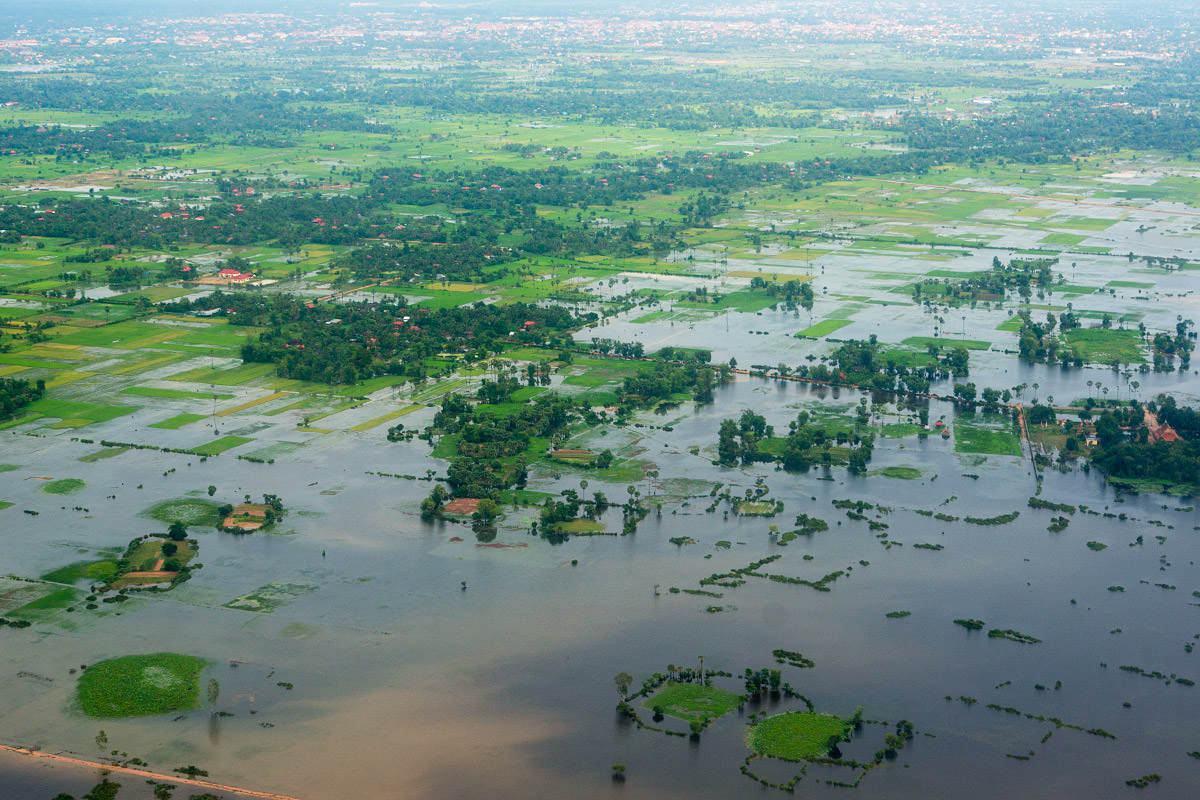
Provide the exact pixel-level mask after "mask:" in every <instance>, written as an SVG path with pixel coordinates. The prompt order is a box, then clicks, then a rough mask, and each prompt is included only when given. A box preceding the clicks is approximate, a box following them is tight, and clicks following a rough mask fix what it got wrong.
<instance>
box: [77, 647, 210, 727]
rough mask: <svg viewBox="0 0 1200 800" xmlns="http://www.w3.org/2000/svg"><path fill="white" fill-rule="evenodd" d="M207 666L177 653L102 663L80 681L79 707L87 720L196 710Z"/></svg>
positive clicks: (87, 672) (202, 661) (115, 659)
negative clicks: (88, 718) (203, 674)
mask: <svg viewBox="0 0 1200 800" xmlns="http://www.w3.org/2000/svg"><path fill="white" fill-rule="evenodd" d="M207 663H208V662H206V661H205V660H204V659H202V658H196V657H195V656H185V655H180V654H178V653H151V654H147V655H134V656H123V657H121V658H113V659H110V660H108V661H101V662H100V663H99V664H93V665H92V666H91V667H89V668H88V669H87V670H86V671H85V672H84V673H83V674H82V675H80V677H79V684H78V686H77V692H78V698H79V707H80V709H81V710H82V711H83V713H84V714H87V715H88V716H89V717H146V716H151V715H154V714H167V713H173V712H177V711H185V710H187V709H190V708H195V706H196V702H197V699H198V697H199V694H200V673H201V671H203V669H204V668H205V666H207Z"/></svg>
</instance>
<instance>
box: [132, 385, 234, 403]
mask: <svg viewBox="0 0 1200 800" xmlns="http://www.w3.org/2000/svg"><path fill="white" fill-rule="evenodd" d="M121 394H134V395H138V396H139V397H166V398H170V399H177V400H212V399H213V398H217V399H219V400H228V399H229V398H231V397H233V395H231V394H213V393H212V392H185V391H183V390H182V389H156V388H154V387H153V386H131V387H130V388H128V389H122V390H121Z"/></svg>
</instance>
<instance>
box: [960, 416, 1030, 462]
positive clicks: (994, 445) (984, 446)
mask: <svg viewBox="0 0 1200 800" xmlns="http://www.w3.org/2000/svg"><path fill="white" fill-rule="evenodd" d="M954 452H956V453H982V454H985V455H993V456H1019V455H1021V440H1020V438H1019V437H1018V436H1017V434H1016V433H1014V432H1013V430H1012V427H1011V426H1007V425H1006V426H1005V427H1003V428H1001V427H997V426H995V425H987V424H982V423H976V422H963V421H962V419H961V418H960V419H959V420H957V421H956V422H955V424H954Z"/></svg>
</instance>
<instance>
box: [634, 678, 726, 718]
mask: <svg viewBox="0 0 1200 800" xmlns="http://www.w3.org/2000/svg"><path fill="white" fill-rule="evenodd" d="M744 700H745V698H744V697H742V696H741V695H740V694H738V693H737V692H731V691H729V690H728V689H718V688H716V687H714V686H701V685H700V684H697V683H674V682H672V683H668V684H667V685H666V686H664V687H663V688H662V689H660V690H659V691H658V692H657V693H656V694H654V695H652V696H651V697H648V698H646V700H645V702H643V703H642V705H643V706H645V707H646V708H649V709H661V711H662V713H664V714H666V715H667V716H671V717H675V718H677V719H682V720H691V719H698V718H700V717H708V718H710V719H715V718H716V717H722V716H724V715H726V714H728V713H729V712H730V711H733V710H734V709H735V708H737V707H738V706H740V705H741V704H742V702H743V701H744Z"/></svg>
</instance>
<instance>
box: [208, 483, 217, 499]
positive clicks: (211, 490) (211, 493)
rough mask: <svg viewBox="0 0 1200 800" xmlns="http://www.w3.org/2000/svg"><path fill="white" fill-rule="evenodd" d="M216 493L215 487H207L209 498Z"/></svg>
mask: <svg viewBox="0 0 1200 800" xmlns="http://www.w3.org/2000/svg"><path fill="white" fill-rule="evenodd" d="M216 493H217V487H215V486H212V485H211V484H210V485H209V487H208V496H209V497H212V496H213V495H214V494H216Z"/></svg>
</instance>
